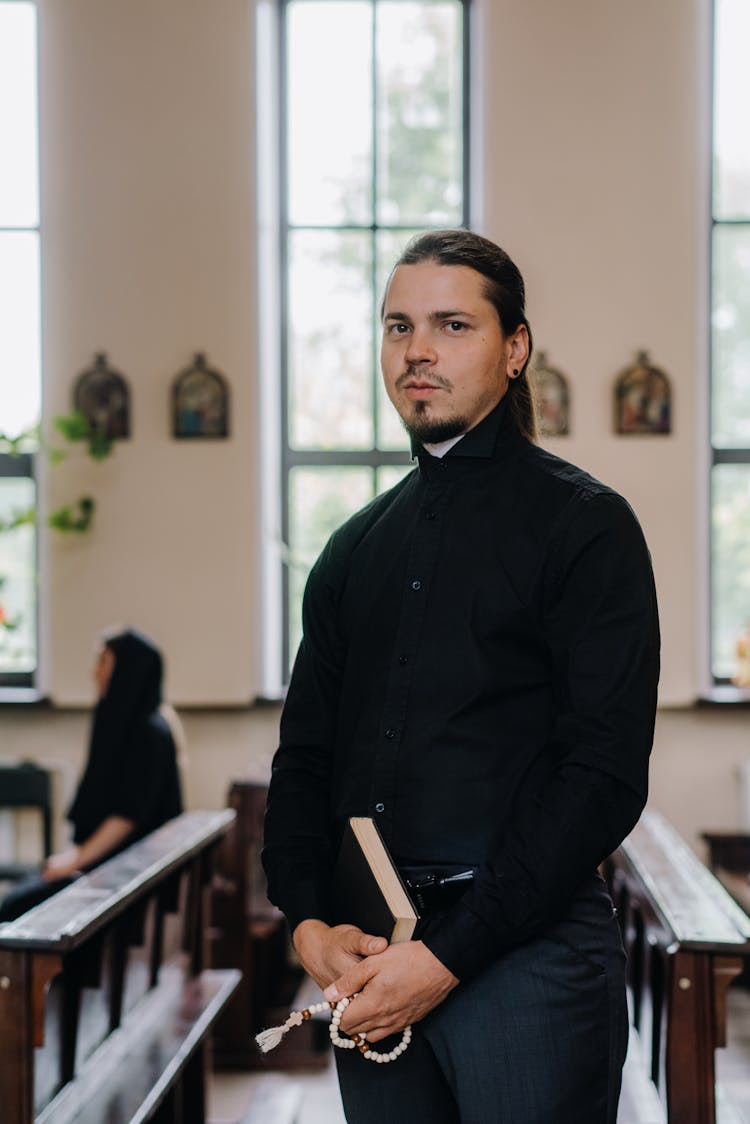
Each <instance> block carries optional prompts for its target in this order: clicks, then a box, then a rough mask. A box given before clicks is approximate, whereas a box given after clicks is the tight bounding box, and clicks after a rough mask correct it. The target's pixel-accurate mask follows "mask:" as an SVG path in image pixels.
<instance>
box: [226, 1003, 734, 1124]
mask: <svg viewBox="0 0 750 1124" xmlns="http://www.w3.org/2000/svg"><path fill="white" fill-rule="evenodd" d="M729 1008H730V1019H729V1043H728V1046H727V1048H726V1049H725V1050H719V1051H718V1054H717V1069H718V1078H719V1088H718V1114H717V1115H718V1124H750V991H746V990H744V989H737V988H733V989H731V991H730V994H729ZM631 1047H632V1049H631V1053H630V1054H629V1056H628V1061H627V1062H626V1066H630V1065H638V1064H639V1062H638V1057H637V1053H638V1048H639V1047H638V1042H637V1040H634V1041H633V1042H632V1043H631ZM209 1121H210V1124H345V1118H344V1114H343V1111H342V1109H341V1100H340V1097H339V1092H338V1086H337V1084H336V1076H335V1071H334V1068H333V1062H331V1065H330V1066H329V1067H328V1068H327V1069H326V1070H325V1071H324V1072H322V1073H315V1074H303V1073H300V1074H289V1073H284V1074H282V1073H263V1074H247V1073H220V1074H216V1075H214V1076H213V1078H212V1084H211V1089H210V1098H209ZM498 1124H501V1122H498ZM617 1124H665V1118H664V1114H663V1112H662V1111H661V1108H660V1106H659V1102H658V1100H657V1099H656V1098H654V1099H650V1098H648V1097H644V1098H643V1099H642V1100H641V1101H639V1102H638V1103H635V1102H633V1101H631V1100H629V1099H628V1097H627V1096H623V1098H622V1100H621V1102H620V1111H619V1113H618V1117H617Z"/></svg>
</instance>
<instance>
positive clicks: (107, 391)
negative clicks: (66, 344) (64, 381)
mask: <svg viewBox="0 0 750 1124" xmlns="http://www.w3.org/2000/svg"><path fill="white" fill-rule="evenodd" d="M73 406H74V408H75V409H76V410H78V411H79V412H80V413H81V414H83V416H84V417H85V418H86V421H87V422H88V423H89V425H90V427H91V430H92V432H93V433H95V434H98V435H100V436H102V437H109V438H122V437H129V436H130V390H129V388H128V384H127V383H126V381H125V379H124V378H123V376H122V375H121V374H120V373H119V372H118V371H115V370H113V369H112V368H111V367H110V366H109V364H108V363H107V356H106V355H105V353H104V352H103V351H102V352H99V353H98V354H97V355H96V357H95V359H94V366H93V367H91V368H89V369H88V370H86V371H82V372H81V374H80V375H79V376H78V378H77V379H76V382H75V386H74V388H73Z"/></svg>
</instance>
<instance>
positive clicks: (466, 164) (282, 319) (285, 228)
mask: <svg viewBox="0 0 750 1124" xmlns="http://www.w3.org/2000/svg"><path fill="white" fill-rule="evenodd" d="M291 2H292V0H279V2H278V25H277V42H278V60H277V75H278V93H277V96H278V106H279V140H278V145H279V147H278V177H279V180H278V189H279V194H278V199H279V214H278V220H279V226H278V234H279V289H278V302H279V337H278V341H279V342H278V347H279V375H280V386H279V420H280V493H281V495H280V503H281V514H280V535H281V542H282V544H284V545H283V555H282V558H281V582H280V593H281V599H282V604H281V613H280V618H281V643H280V649H281V662H282V667H281V683H282V684H284V685H285V684H286V683H287V682H288V679H289V673H290V667H291V657H292V654H293V653H292V651H291V644H290V604H289V601H290V584H291V582H290V565H289V542H290V530H291V513H290V490H291V489H290V480H291V474H292V472H293V471H294V469H295V468H300V467H331V468H345V467H349V466H351V467H361V468H369V469H370V470H371V472H372V476H373V495H375V474H376V472H377V470H378V469H379V468H383V467H388V466H393V465H396V466H404V465H408V463H409V454H408V452H405V451H404V450H386V449H379V448H378V446H377V438H378V426H377V421H378V406H379V403H378V395H377V389H378V385H377V384H378V383H379V380H380V373H379V370H378V365H377V362H376V360H375V359H374V358H373V363H372V366H371V370H370V375H371V388H372V402H373V444H372V446H371V447H370V448H363V449H335V450H330V451H329V450H322V449H298V448H294V447H292V445H291V443H290V439H289V434H290V430H289V425H290V402H289V349H288V339H289V320H290V317H289V278H290V262H289V242H290V235H291V234H292V233H293V232H294V231H304V230H315V231H326V230H328V231H336V232H342V233H343V232H347V231H352V232H361V233H369V235H370V237H371V239H372V245H373V247H374V246H375V244H376V239H377V235H378V232H379V231H389V232H398V231H399V230H403V231H404V232H409V233H411V232H413V231H414V230H418V229H425V230H427V229H430V228H429V227H424V228H421V227H419V226H418V225H417V224H414V223H410V224H398V223H396V224H390V223H389V224H381V223H378V221H377V198H378V183H377V175H378V146H377V135H376V123H377V116H376V106H377V88H378V79H377V68H376V66H375V65H374V59H375V57H376V51H377V39H376V34H375V28H376V19H377V7H378V4H380V3H382V2H383V0H368V2H369V3H370V5H371V9H372V24H373V41H372V52H373V56H372V57H373V68H372V92H373V100H372V105H373V110H372V127H373V159H372V164H371V191H372V212H373V222H371V223H369V224H366V223H362V224H356V223H343V224H340V225H333V224H325V223H323V224H314V225H312V224H305V223H300V224H296V223H295V224H293V223H291V222H290V217H289V169H288V144H287V142H288V110H289V106H288V98H287V89H288V86H287V78H288V67H287V57H288V42H287V9H288V7H289V4H290V3H291ZM455 3H456V4H457V5H458V6H459V7H460V9H461V33H462V50H461V70H462V72H461V94H462V106H461V110H462V114H461V126H460V127H461V142H462V153H461V177H462V188H463V191H462V200H461V208H460V209H461V221H460V223H459V225H460V226H464V227H468V226H469V224H470V202H471V142H472V136H471V0H455ZM371 275H372V276H371V301H372V313H373V323H376V322H377V310H378V306H379V302H380V299H381V296H382V294H380V293H379V292H378V288H377V258H376V254H375V253H373V255H372V263H371Z"/></svg>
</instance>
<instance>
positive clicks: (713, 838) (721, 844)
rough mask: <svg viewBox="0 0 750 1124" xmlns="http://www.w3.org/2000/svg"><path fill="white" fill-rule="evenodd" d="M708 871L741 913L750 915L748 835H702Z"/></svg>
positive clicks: (749, 848) (749, 853) (729, 833)
mask: <svg viewBox="0 0 750 1124" xmlns="http://www.w3.org/2000/svg"><path fill="white" fill-rule="evenodd" d="M702 838H703V839H705V841H706V843H707V844H708V851H709V859H708V861H709V864H710V866H711V870H712V871H713V872H714V874H715V875H716V877H717V878H718V879H719V881H720V882H721V884H722V886H724V888H725V889H726V890H728V892H729V893H730V894H731V895H732V897H733V898H734V900H735V901H736V902H737V904H738V905H739V906H740V908H741V909H743V910H744V911H745V913H748V914H750V835H747V834H744V833H740V832H723V831H704V832H703V833H702Z"/></svg>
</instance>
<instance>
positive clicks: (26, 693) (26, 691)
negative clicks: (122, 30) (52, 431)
mask: <svg viewBox="0 0 750 1124" xmlns="http://www.w3.org/2000/svg"><path fill="white" fill-rule="evenodd" d="M0 2H3V3H5V2H10V3H14V2H16V0H0ZM23 2H24V3H26V4H28V5H29V6H30V7H31V8H32V9H33V10H34V54H35V57H36V75H35V77H36V89H35V103H36V106H35V109H36V128H37V132H36V142H37V153H36V179H37V198H39V197H40V182H39V180H40V153H39V13H38V5H37V3H36V0H23ZM4 234H30V235H33V236H34V238H35V241H36V252H37V259H38V260H39V262H41V250H42V248H41V242H42V231H41V217H40V215H39V214H37V221H36V223H33V224H27V223H25V224H17V225H13V226H9V225H6V224H4V223H3V224H0V240H1V238H2V235H4ZM41 284H42V282H41V271H40V277H39V290H38V303H39V309H40V312H41V303H42V291H41ZM39 331H40V337H39V341H38V342H39V349H40V355H41V354H42V338H41V318H40V322H39ZM36 469H37V453H36V452H31V451H26V452H21V453H17V454H16V453H6V452H0V478H2V479H23V480H31V482H32V486H33V494H34V508H35V510H36V511H37V512H38V504H39V482H38V479H37V471H36ZM9 533H11V534H12V533H13V532H12V531H11V532H9ZM39 555H40V548H39V524H38V520H37V522H35V524H34V527H33V546H32V568H33V590H34V623H33V629H32V634H33V637H34V646H35V655H36V659H35V664H34V669H33V671H23V672H14V671H3V670H2V669H0V703H16V702H34V701H37V700H38V698H39V694H38V690H37V687H38V682H39V663H40V621H39V616H40V613H39V563H40V558H39Z"/></svg>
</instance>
